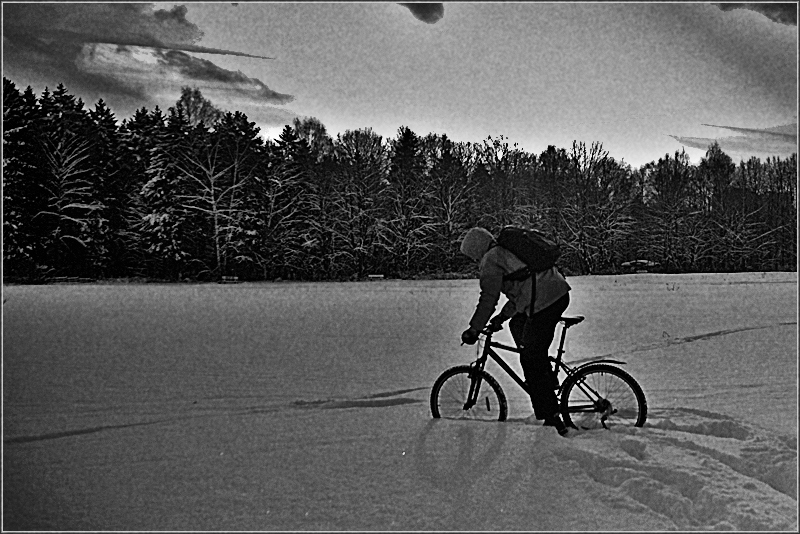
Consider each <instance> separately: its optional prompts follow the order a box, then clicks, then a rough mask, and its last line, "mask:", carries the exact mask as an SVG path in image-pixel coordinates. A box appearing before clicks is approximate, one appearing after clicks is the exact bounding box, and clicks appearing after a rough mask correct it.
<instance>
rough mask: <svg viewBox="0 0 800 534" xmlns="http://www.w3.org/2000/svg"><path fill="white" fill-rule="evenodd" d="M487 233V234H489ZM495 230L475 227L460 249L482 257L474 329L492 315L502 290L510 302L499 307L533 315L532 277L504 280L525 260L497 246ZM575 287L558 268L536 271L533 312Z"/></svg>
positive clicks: (508, 314) (505, 312) (511, 312)
mask: <svg viewBox="0 0 800 534" xmlns="http://www.w3.org/2000/svg"><path fill="white" fill-rule="evenodd" d="M487 235H488V237H487ZM495 245H496V242H495V239H494V237H493V236H492V234H490V233H489V232H488V231H487V230H484V229H483V228H473V229H472V230H470V231H469V232H468V233H467V236H466V237H465V238H464V241H463V242H462V245H461V251H462V252H463V253H464V254H466V255H467V256H469V257H471V258H473V259H480V262H481V263H480V288H481V294H480V297H479V298H478V305H477V307H476V309H475V313H474V314H473V316H472V319H470V322H469V325H470V327H471V328H474V329H475V330H482V329H483V327H485V326H486V323H487V322H488V321H489V319H490V318H491V316H492V314H493V313H494V311H495V309H496V308H497V303H498V301H499V300H500V294H501V293H502V294H504V295H505V296H506V297H507V298H508V302H506V304H505V305H504V306H503V308H502V309H501V310H500V313H501V315H503V316H504V317H505V318H510V317H513V316H514V315H516V314H518V313H524V314H526V315H529V316H530V315H531V310H530V304H531V288H532V281H533V280H532V279H531V278H526V279H524V280H520V281H511V280H506V281H504V280H503V275H505V274H509V273H513V272H515V271H517V270H519V269H522V268H523V267H525V263H524V262H523V261H522V260H520V259H519V258H517V257H516V256H515V255H514V254H513V253H512V252H511V251H509V250H506V249H504V248H503V247H499V246H495ZM570 289H572V288H571V287H570V285H569V284H568V283H567V281H566V280H565V279H564V277H563V276H562V275H561V273H560V272H558V269H556V268H555V267H552V268H550V269H548V270H546V271H542V272H540V273H536V302H534V304H533V313H538V312H540V311H542V310H543V309H545V308H547V307H548V306H550V305H551V304H553V303H555V302H556V301H557V300H558V299H560V298H561V297H563V296H564V295H566V294H567V293H568V292H569V290H570Z"/></svg>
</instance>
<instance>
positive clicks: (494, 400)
mask: <svg viewBox="0 0 800 534" xmlns="http://www.w3.org/2000/svg"><path fill="white" fill-rule="evenodd" d="M474 373H478V374H479V375H480V380H481V383H480V386H479V391H478V401H477V402H476V403H475V405H474V406H472V407H471V408H470V409H468V410H465V409H464V406H465V404H466V402H467V397H468V396H469V389H470V383H471V382H472V376H473V374H474ZM487 386H488V387H487ZM431 414H432V415H433V417H434V418H437V419H438V418H440V417H443V418H445V419H474V420H480V421H505V420H506V416H507V415H508V403H507V402H506V395H505V393H504V392H503V389H502V388H501V387H500V384H498V383H497V380H495V379H494V377H493V376H492V375H490V374H489V373H487V372H486V371H483V370H477V369H473V368H472V367H470V366H469V365H459V366H458V367H453V368H451V369H448V370H447V371H445V372H444V373H442V374H441V375H439V378H437V379H436V382H434V383H433V388H432V389H431Z"/></svg>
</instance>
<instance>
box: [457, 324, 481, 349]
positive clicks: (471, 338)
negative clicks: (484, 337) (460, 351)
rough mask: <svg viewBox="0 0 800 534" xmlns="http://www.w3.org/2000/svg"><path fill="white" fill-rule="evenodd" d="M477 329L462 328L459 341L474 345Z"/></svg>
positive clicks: (476, 339)
mask: <svg viewBox="0 0 800 534" xmlns="http://www.w3.org/2000/svg"><path fill="white" fill-rule="evenodd" d="M478 333H479V332H478V331H477V330H474V329H472V328H468V329H467V330H464V332H463V333H462V334H461V342H462V343H466V344H467V345H474V344H475V342H476V341H478Z"/></svg>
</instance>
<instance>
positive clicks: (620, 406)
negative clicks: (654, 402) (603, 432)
mask: <svg viewBox="0 0 800 534" xmlns="http://www.w3.org/2000/svg"><path fill="white" fill-rule="evenodd" d="M563 395H564V396H563V398H562V411H563V412H564V416H565V418H568V419H570V420H571V422H572V423H573V424H575V426H578V427H579V428H580V427H582V428H588V429H593V428H602V427H603V426H606V427H608V428H612V427H613V426H614V425H632V426H634V425H635V426H642V425H643V424H644V421H645V418H646V414H647V404H646V401H645V398H644V393H642V391H641V388H640V387H639V386H638V384H636V381H635V380H633V378H632V377H631V376H630V375H628V374H627V373H626V372H624V371H622V370H621V369H619V368H616V367H614V366H610V365H604V364H598V365H594V366H589V367H586V368H585V369H582V370H581V371H579V372H578V374H577V375H575V377H574V380H572V381H570V383H569V384H568V385H567V386H566V387H565V390H564V394H563ZM608 403H610V406H609V404H608ZM603 423H605V425H604V424H603Z"/></svg>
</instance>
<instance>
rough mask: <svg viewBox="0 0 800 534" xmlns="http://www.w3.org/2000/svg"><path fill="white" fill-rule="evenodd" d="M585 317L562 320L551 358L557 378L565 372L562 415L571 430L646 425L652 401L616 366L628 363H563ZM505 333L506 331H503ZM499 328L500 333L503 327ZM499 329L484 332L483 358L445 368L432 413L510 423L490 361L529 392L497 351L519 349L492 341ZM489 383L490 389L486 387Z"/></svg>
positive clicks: (435, 389) (560, 398)
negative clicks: (569, 338)
mask: <svg viewBox="0 0 800 534" xmlns="http://www.w3.org/2000/svg"><path fill="white" fill-rule="evenodd" d="M584 319H585V317H583V316H580V315H579V316H576V317H561V319H560V321H559V322H560V323H561V324H562V327H561V342H560V344H559V347H558V353H557V355H556V356H555V357H554V356H552V355H550V356H549V358H550V361H551V362H553V364H554V365H555V367H554V370H555V373H556V376H558V375H559V373H560V372H563V373H564V375H565V376H564V379H563V380H562V381H560V382H559V381H558V380H556V382H557V386H556V387H555V389H556V397H557V398H558V403H559V408H560V410H561V416H562V418H563V419H564V423H565V424H566V425H567V426H572V427H574V428H579V429H584V430H591V429H594V428H598V427H602V428H605V429H608V428H609V425H611V426H613V425H614V424H621V425H632V426H636V427H641V426H643V425H644V422H645V420H646V419H647V400H646V398H645V395H644V391H642V388H641V386H639V384H638V382H636V380H634V378H633V377H632V376H631V375H630V374H628V373H627V372H626V371H623V370H622V369H620V368H619V367H617V365H624V364H625V362H622V361H619V360H612V359H597V360H593V361H590V362H587V363H584V364H583V365H579V366H577V367H571V366H570V365H568V364H567V363H565V362H564V361H563V359H562V358H563V355H564V353H565V352H566V351H565V350H564V342H565V340H566V337H567V330H569V329H570V328H571V327H573V326H575V325H577V324H579V323H580V322H582V321H583V320H584ZM500 329H502V327H500ZM498 330H499V329H498ZM494 333H495V330H494V329H493V327H492V326H491V325H489V326H487V327H486V328H484V330H483V331H482V332H481V334H482V335H483V336H485V337H484V342H483V350H482V351H481V350H480V347H479V348H478V353H479V356H478V359H477V360H475V361H474V362H472V363H471V364H469V365H459V366H456V367H453V368H450V369H448V370H446V371H445V372H444V373H442V374H441V375H440V376H439V378H437V379H436V381H435V382H434V384H433V388H432V389H431V399H430V404H431V413H432V414H433V417H434V418H439V417H445V418H454V419H479V420H488V421H505V420H506V416H507V414H508V404H507V402H506V396H505V393H504V392H503V389H502V388H501V387H500V384H499V383H498V382H497V380H495V378H494V377H493V376H492V375H490V374H489V373H488V372H487V371H486V369H485V366H486V362H487V360H488V358H489V357H491V358H492V360H494V361H495V362H496V363H497V364H498V365H499V366H500V368H501V369H503V370H504V371H505V372H506V373H507V374H508V375H509V376H510V377H511V378H512V379H513V380H514V381H515V382H516V383H517V384H518V385H519V386H520V387H521V388H522V389H523V390H524V391H525V392H526V393H528V394H529V395H530V393H531V390H530V389H529V386H528V384H527V383H526V382H525V381H524V380H522V378H520V377H519V375H517V373H516V372H514V370H513V369H512V368H511V367H510V366H509V365H508V363H507V362H506V361H505V360H504V359H503V358H502V357H501V356H500V355H499V354H498V353H497V352H496V351H495V350H494V349H502V350H505V351H509V352H515V353H519V352H520V350H519V349H518V348H516V347H510V346H508V345H503V344H502V343H498V342H496V341H492V335H493V334H494ZM484 384H486V385H488V387H484Z"/></svg>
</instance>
